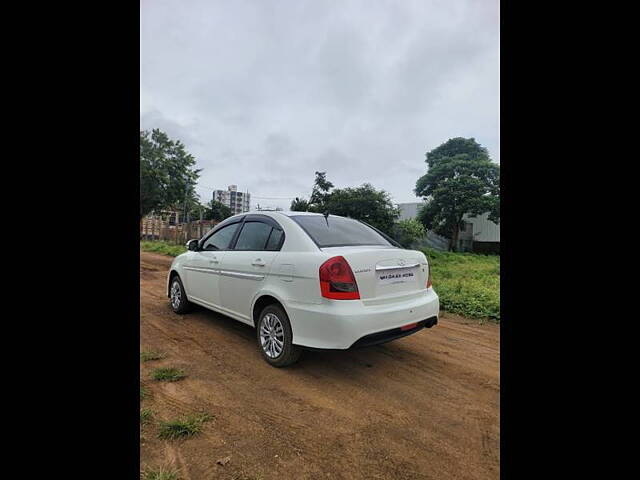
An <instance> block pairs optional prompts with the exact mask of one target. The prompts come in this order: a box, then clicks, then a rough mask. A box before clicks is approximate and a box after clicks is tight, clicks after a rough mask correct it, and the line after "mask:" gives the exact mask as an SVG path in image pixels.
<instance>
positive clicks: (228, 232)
mask: <svg viewBox="0 0 640 480" xmlns="http://www.w3.org/2000/svg"><path fill="white" fill-rule="evenodd" d="M239 225H240V223H234V224H232V225H227V226H226V227H222V228H221V229H220V230H218V231H217V232H216V233H214V234H213V235H211V236H210V237H209V238H207V239H206V240H205V242H204V243H203V244H202V250H225V249H226V248H228V247H229V243H231V239H232V238H233V235H234V234H235V233H236V230H237V229H238V226H239Z"/></svg>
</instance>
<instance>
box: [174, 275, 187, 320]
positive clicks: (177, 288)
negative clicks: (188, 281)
mask: <svg viewBox="0 0 640 480" xmlns="http://www.w3.org/2000/svg"><path fill="white" fill-rule="evenodd" d="M169 304H170V305H171V309H172V310H173V311H174V312H176V313H179V314H183V313H187V312H189V311H190V310H191V307H192V304H191V302H190V301H189V300H188V299H187V294H186V293H185V291H184V287H183V286H182V282H181V281H180V277H178V276H177V275H176V276H175V277H173V279H172V280H171V287H170V289H169Z"/></svg>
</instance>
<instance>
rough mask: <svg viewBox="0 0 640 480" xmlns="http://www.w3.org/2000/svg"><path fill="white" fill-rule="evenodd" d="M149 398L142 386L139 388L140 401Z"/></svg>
mask: <svg viewBox="0 0 640 480" xmlns="http://www.w3.org/2000/svg"><path fill="white" fill-rule="evenodd" d="M148 396H149V392H148V391H147V389H146V388H144V387H143V386H142V385H141V386H140V401H142V400H144V399H145V398H147V397H148Z"/></svg>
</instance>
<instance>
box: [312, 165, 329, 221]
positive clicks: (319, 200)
mask: <svg viewBox="0 0 640 480" xmlns="http://www.w3.org/2000/svg"><path fill="white" fill-rule="evenodd" d="M332 188H333V183H331V182H330V181H329V180H327V172H316V179H315V182H314V183H313V189H312V190H311V198H310V199H309V203H308V204H307V207H308V209H309V211H310V212H320V213H324V212H325V210H326V203H327V199H328V198H329V195H330V193H329V190H331V189H332Z"/></svg>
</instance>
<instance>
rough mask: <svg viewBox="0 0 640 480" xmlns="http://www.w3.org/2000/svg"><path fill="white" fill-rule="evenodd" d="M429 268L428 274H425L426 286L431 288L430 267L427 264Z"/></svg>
mask: <svg viewBox="0 0 640 480" xmlns="http://www.w3.org/2000/svg"><path fill="white" fill-rule="evenodd" d="M427 268H428V269H429V275H428V276H427V288H431V267H430V266H427Z"/></svg>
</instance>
